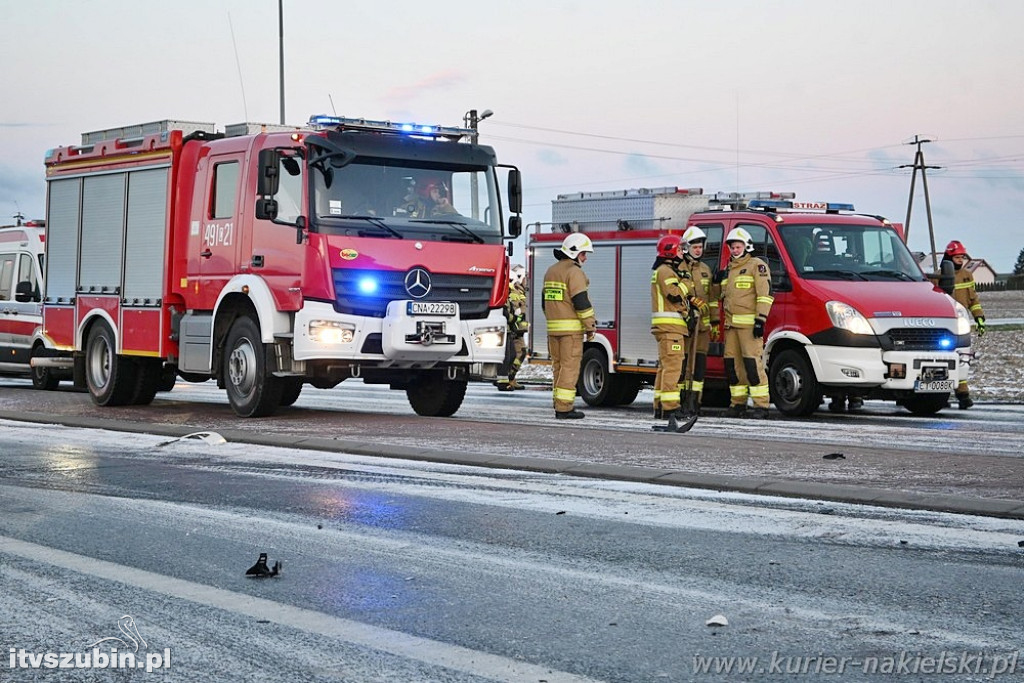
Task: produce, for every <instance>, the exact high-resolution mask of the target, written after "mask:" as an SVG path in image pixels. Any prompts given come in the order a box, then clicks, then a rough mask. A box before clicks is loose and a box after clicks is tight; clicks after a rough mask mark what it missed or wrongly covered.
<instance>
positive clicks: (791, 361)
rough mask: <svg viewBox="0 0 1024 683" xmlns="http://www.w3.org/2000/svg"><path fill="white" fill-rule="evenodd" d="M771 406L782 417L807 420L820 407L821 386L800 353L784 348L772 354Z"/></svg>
mask: <svg viewBox="0 0 1024 683" xmlns="http://www.w3.org/2000/svg"><path fill="white" fill-rule="evenodd" d="M768 386H769V389H770V390H771V398H772V403H774V404H775V407H776V408H778V410H779V412H780V413H782V414H783V415H789V416H792V417H806V416H807V415H810V414H812V413H813V412H814V411H815V410H817V409H818V406H819V405H821V386H820V385H819V384H818V378H817V377H815V376H814V368H812V367H811V362H810V361H809V360H808V359H807V356H806V355H804V353H803V352H802V351H798V350H796V349H785V350H783V351H781V352H779V354H778V356H775V355H774V354H773V357H772V361H771V366H770V368H769V371H768Z"/></svg>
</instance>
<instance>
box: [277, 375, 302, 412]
mask: <svg viewBox="0 0 1024 683" xmlns="http://www.w3.org/2000/svg"><path fill="white" fill-rule="evenodd" d="M302 385H303V381H302V378H301V377H282V378H281V403H280V405H281V406H282V407H287V406H290V405H292V404H293V403H295V402H296V401H298V400H299V394H301V393H302Z"/></svg>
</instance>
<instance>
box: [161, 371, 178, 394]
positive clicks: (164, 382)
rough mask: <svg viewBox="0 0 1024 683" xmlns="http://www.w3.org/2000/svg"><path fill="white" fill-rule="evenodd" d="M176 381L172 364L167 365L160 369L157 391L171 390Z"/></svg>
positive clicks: (176, 377)
mask: <svg viewBox="0 0 1024 683" xmlns="http://www.w3.org/2000/svg"><path fill="white" fill-rule="evenodd" d="M177 382H178V373H177V371H176V370H175V369H174V366H173V365H168V366H166V367H165V368H163V369H162V370H161V371H160V386H159V387H158V388H157V391H160V392H164V391H171V390H172V389H174V385H175V384H176V383H177Z"/></svg>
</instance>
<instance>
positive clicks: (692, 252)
mask: <svg viewBox="0 0 1024 683" xmlns="http://www.w3.org/2000/svg"><path fill="white" fill-rule="evenodd" d="M707 239H708V236H707V235H706V234H705V233H704V231H703V230H701V229H700V228H698V227H697V226H696V225H691V226H690V227H689V228H687V229H686V232H684V233H683V244H684V245H685V249H684V254H683V260H682V262H681V263H680V266H679V273H680V275H683V276H684V277H686V278H688V279H687V281H686V282H687V287H688V288H689V289H690V292H691V299H690V304H691V305H692V307H693V310H695V311H696V312H697V313H698V314H699V315H698V317H697V325H696V329H695V333H696V335H697V339H696V343H695V344H694V345H693V346H694V352H693V354H692V355H687V357H686V358H684V360H683V376H682V378H681V379H682V381H681V385H682V386H681V387H680V389H681V390H682V391H683V392H684V393H685V395H686V405H684V406H683V408H684V409H685V410H686V412H689V413H700V399H701V394H702V393H703V392H704V373H705V370H706V369H707V360H708V348H709V346H710V344H711V329H712V324H715V325H717V324H718V296H717V294H716V292H715V290H717V289H718V285H716V284H715V283H714V281H713V278H712V276H711V268H710V267H709V266H708V265H707V264H706V263H704V262H703V261H701V260H700V259H701V257H702V256H703V255H704V245H705V244H706V243H707ZM691 343H693V342H691Z"/></svg>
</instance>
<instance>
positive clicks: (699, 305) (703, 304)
mask: <svg viewBox="0 0 1024 683" xmlns="http://www.w3.org/2000/svg"><path fill="white" fill-rule="evenodd" d="M690 306H691V307H692V308H693V309H695V310H697V311H700V314H701V315H708V314H709V313H710V309H709V308H708V302H707V301H704V299H701V298H700V297H699V296H691V297H690Z"/></svg>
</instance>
